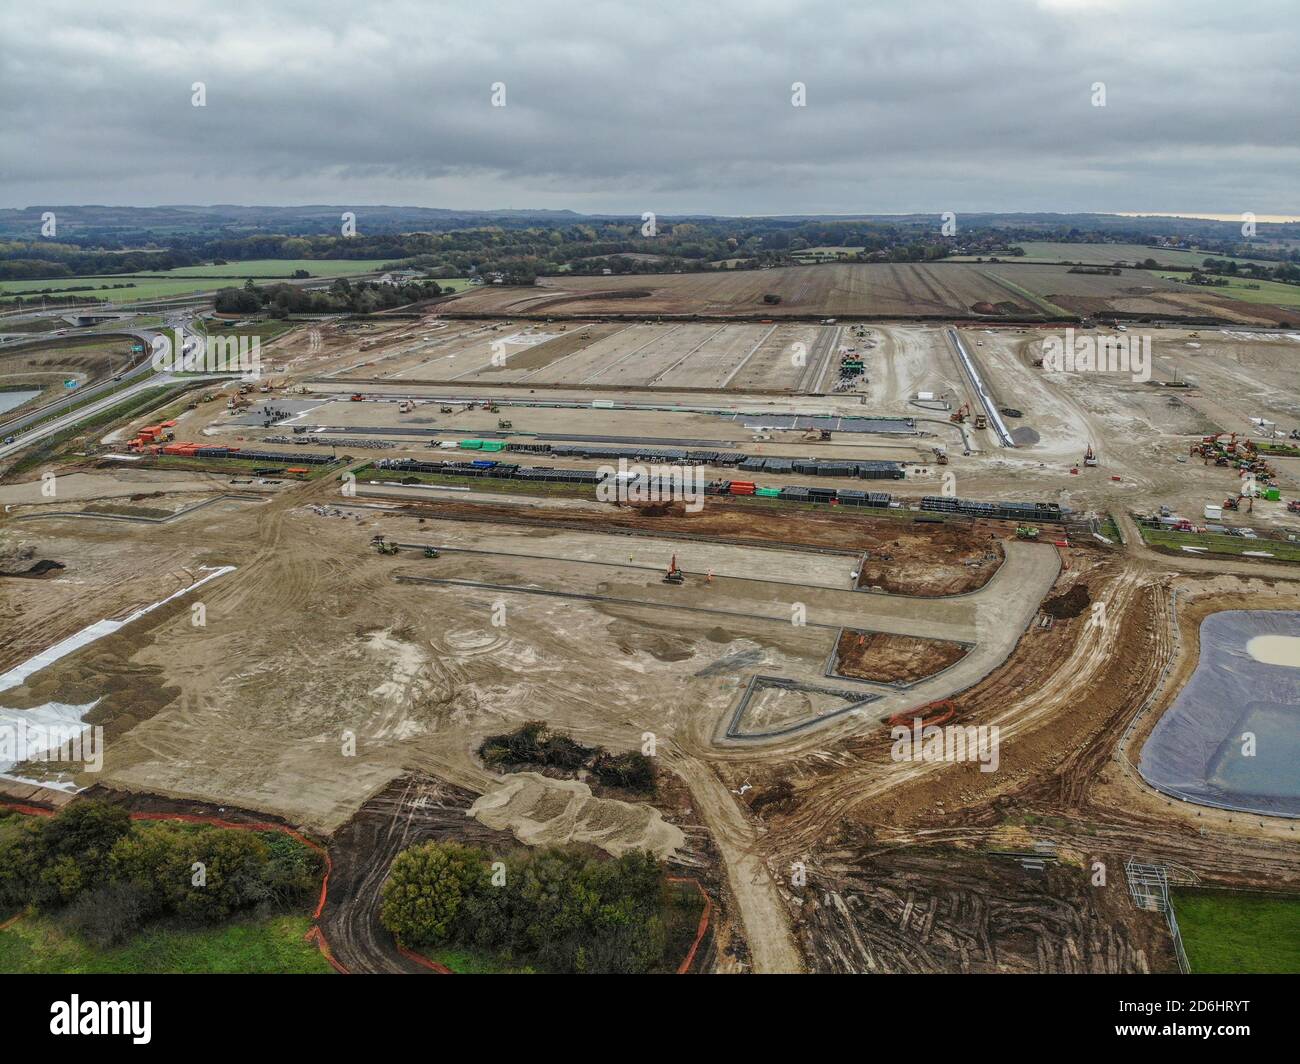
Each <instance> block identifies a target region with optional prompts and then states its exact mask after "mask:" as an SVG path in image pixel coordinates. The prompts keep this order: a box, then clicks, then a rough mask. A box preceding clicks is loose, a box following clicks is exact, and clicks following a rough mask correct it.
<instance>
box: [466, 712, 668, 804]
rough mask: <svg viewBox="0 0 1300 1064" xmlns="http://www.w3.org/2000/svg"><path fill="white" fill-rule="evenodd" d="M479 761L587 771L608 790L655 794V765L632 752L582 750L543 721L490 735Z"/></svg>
mask: <svg viewBox="0 0 1300 1064" xmlns="http://www.w3.org/2000/svg"><path fill="white" fill-rule="evenodd" d="M478 753H479V757H481V758H482V759H483V761H484V763H485V764H486V765H488V766H489V767H492V768H509V767H511V766H515V765H541V766H545V767H547V768H558V769H562V770H564V771H566V772H568V773H571V774H572V773H576V772H577V771H578V769H580V768H587V769H589V770H590V771H591V773H592V775H593V776H595V777H596V779H597V780H598V781H599V782H600V783H603V784H605V786H607V787H623V788H625V789H627V790H631V791H639V792H641V793H643V794H653V793H654V790H655V769H654V762H652V761H651V760H650V758H648V757H646V756H645V755H644V754H641V753H639V752H636V751H633V752H630V753H626V754H610V753H607V752H606V751H605V750H604V749H602V748H601V747H599V746H583V745H582V744H581V743H579V742H577V741H576V740H575V739H573V737H572V736H569V735H566V734H565V733H563V732H556V731H551V729H550V726H549V725H548V724H547V723H546V722H545V721H542V720H530V721H527V722H525V723H524V724H523V725H522V726H521V727H520V728H519V729H518V730H517V731H513V732H510V733H508V734H506V735H491V736H488V738H486V739H484V740H483V742H482V743H481V744H480V746H479V748H478Z"/></svg>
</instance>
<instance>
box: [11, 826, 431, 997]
mask: <svg viewBox="0 0 1300 1064" xmlns="http://www.w3.org/2000/svg"><path fill="white" fill-rule="evenodd" d="M0 806H4V807H5V808H6V809H15V810H17V811H18V812H20V813H26V814H27V815H28V816H53V815H54V810H53V809H43V808H41V807H39V806H34V805H20V804H19V803H17V802H0ZM131 819H132V820H149V821H163V820H179V821H181V822H182V823H186V824H208V825H210V826H212V827H217V828H228V829H234V830H238V831H278V832H280V833H281V834H283V835H288V836H289V837H290V838H292V839H296V840H297V841H298V842H301V843H302V844H303V845H304V846H306V847H308V848H309V849H312V850H315V851H316V852H317V853H318V854H320V855H321V857H322V858H324V860H325V874H324V875H323V876H322V877H321V881H320V898H319V899H318V900H317V902H316V908H315V910H314V911H313V912H312V914H311V918H312V919H313V920H319V919H320V915H321V913H322V912H324V911H325V902H326V901H327V900H328V898H329V887H330V874H331V873H332V872H333V871H334V864H333V862H332V861H331V860H330V855H329V853H328V852H327V851H326V849H325V848H324V847H323V846H321V845H320V844H319V843H315V842H312V840H311V839H309V838H307V836H305V835H303V834H302V833H301V832H298V831H294V830H293V828H289V827H285V826H284V825H283V824H268V823H265V822H264V821H255V822H253V823H250V824H243V823H239V822H237V821H234V820H224V819H222V818H221V817H218V816H200V815H199V814H197V813H132V814H131ZM14 919H15V920H16V919H17V917H14ZM12 922H13V921H12V920H11V921H10V923H12ZM7 926H9V925H8V924H6V925H5V927H7ZM3 929H4V928H0V930H3ZM305 938H306V940H307V941H308V942H315V943H316V945H317V947H318V948H319V949H320V951H321V953H323V954H324V955H325V959H326V960H327V961H329V962H330V964H331V965H332V966H333V967H334V968H335V969H336V970H338V971H339V972H342V973H343V974H344V975H350V974H351V973H350V972H349V971H348V970H347V969H346V968H344V967H343V965H342V964H340V963H339V962H338V961H337V960H335V959H334V954H333V953H332V952H331V951H330V947H329V942H328V940H327V939H326V938H325V933H324V932H323V931H322V930H321V929H320V925H319V924H317V925H315V926H313V927H312V929H311V930H310V931H308V932H307V934H306V936H305ZM430 963H432V962H430Z"/></svg>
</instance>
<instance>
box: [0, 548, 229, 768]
mask: <svg viewBox="0 0 1300 1064" xmlns="http://www.w3.org/2000/svg"><path fill="white" fill-rule="evenodd" d="M204 571H206V573H207V575H205V576H202V577H200V578H199V579H198V580H195V581H194V583H192V584H190V585H189V586H188V587H183V588H181V589H180V590H179V591H175V592H173V593H172V594H170V595H168V596H167V597H166V598H165V599H159V600H158V601H157V602H153V603H150V604H149V605H148V606H141V607H140V608H139V609H138V610H135V611H134V612H132V613H130V614H128V615H127V616H126V617H123V618H122V619H121V620H117V621H111V620H110V621H96V622H95V623H94V624H91V625H87V626H86V627H85V628H83V629H81V631H79V632H74V633H73V634H72V635H70V636H68V638H67V639H63V640H60V641H59V642H57V643H55V644H54V645H53V646H52V647H50V648H48V649H47V650H43V651H41V652H40V653H39V654H36V655H34V656H32V657H30V658H28V659H27V660H26V661H24V662H21V663H20V664H18V665H15V666H14V667H13V668H12V669H10V670H9V671H8V672H6V673H3V674H0V691H8V690H11V689H13V688H15V687H21V686H22V685H23V684H24V683H26V682H27V679H28V677H31V676H34V675H36V673H38V672H40V671H41V670H42V669H44V668H46V667H47V666H49V665H52V664H53V663H54V662H56V661H58V660H59V659H60V658H65V657H67V656H68V655H69V654H73V653H75V652H76V651H78V650H80V649H81V648H82V647H85V646H89V645H90V644H91V643H93V642H95V641H96V640H97V639H102V638H103V637H104V636H106V635H111V634H112V633H114V632H116V631H118V630H120V629H122V628H125V627H126V626H127V625H128V624H131V623H132V622H133V621H138V620H139V619H140V618H141V617H144V616H145V615H147V614H150V613H152V612H153V611H154V610H156V609H159V608H160V607H162V606H165V605H167V603H169V602H172V601H173V600H175V599H178V598H181V597H182V596H184V595H188V594H189V593H190V592H192V591H194V590H195V589H196V588H199V587H202V586H203V585H204V584H206V583H208V582H209V581H210V580H216V579H217V578H218V577H221V576H225V575H226V573H233V572H234V571H235V566H233V565H224V566H221V567H219V568H215V569H201V570H200V572H204ZM97 702H98V699H96V700H95V702H88V703H86V704H84V705H70V704H68V703H64V702H47V703H45V705H43V706H36V707H35V708H33V709H10V708H7V707H5V706H0V778H5V779H13V780H18V781H19V782H23V783H37V784H40V785H41V786H47V787H51V786H52V787H60V788H62V789H65V790H70V789H73V788H72V785H71V784H60V783H58V782H54V781H45V780H27V779H23V778H22V777H18V776H12V775H10V772H11V770H12V769H13V768H14V766H15V764H16V762H15V761H14V760H12V759H8V760H7V759H6V758H5V757H4V756H3V755H4V754H5V753H7V752H13V751H25V753H26V757H27V759H28V760H31V759H33V758H35V757H37V756H38V755H40V754H41V753H43V752H44V751H45V750H46V749H47V748H50V747H51V746H52V745H55V740H54V739H49V741H44V740H42V739H41V738H40V737H41V736H46V737H47V738H48V737H57V736H59V735H60V734H62V735H67V734H69V733H70V732H71V731H72V730H76V729H79V730H80V732H82V733H84V732H85V731H86V730H87V729H88V728H89V725H87V724H85V723H84V719H85V715H86V714H87V713H88V712H90V710H91V709H93V708H94V706H95V705H96V703H97Z"/></svg>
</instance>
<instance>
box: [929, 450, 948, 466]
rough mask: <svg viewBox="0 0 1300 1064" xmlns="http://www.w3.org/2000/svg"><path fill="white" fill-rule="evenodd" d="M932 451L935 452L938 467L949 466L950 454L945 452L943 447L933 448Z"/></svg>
mask: <svg viewBox="0 0 1300 1064" xmlns="http://www.w3.org/2000/svg"><path fill="white" fill-rule="evenodd" d="M930 450H932V451H933V452H934V460H935V463H936V464H938V465H947V464H948V452H947V451H945V450H944V449H943V448H942V447H931V448H930Z"/></svg>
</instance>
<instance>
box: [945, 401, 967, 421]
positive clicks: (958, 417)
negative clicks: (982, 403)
mask: <svg viewBox="0 0 1300 1064" xmlns="http://www.w3.org/2000/svg"><path fill="white" fill-rule="evenodd" d="M969 416H970V403H969V402H966V403H962V404H961V406H959V407H958V408H957V409H956V410H954V411H953V412H952V413H951V414H949V415H948V420H949V421H952V422H955V423H956V424H958V425H961V424H964V423H965V421H966V418H968V417H969Z"/></svg>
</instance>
